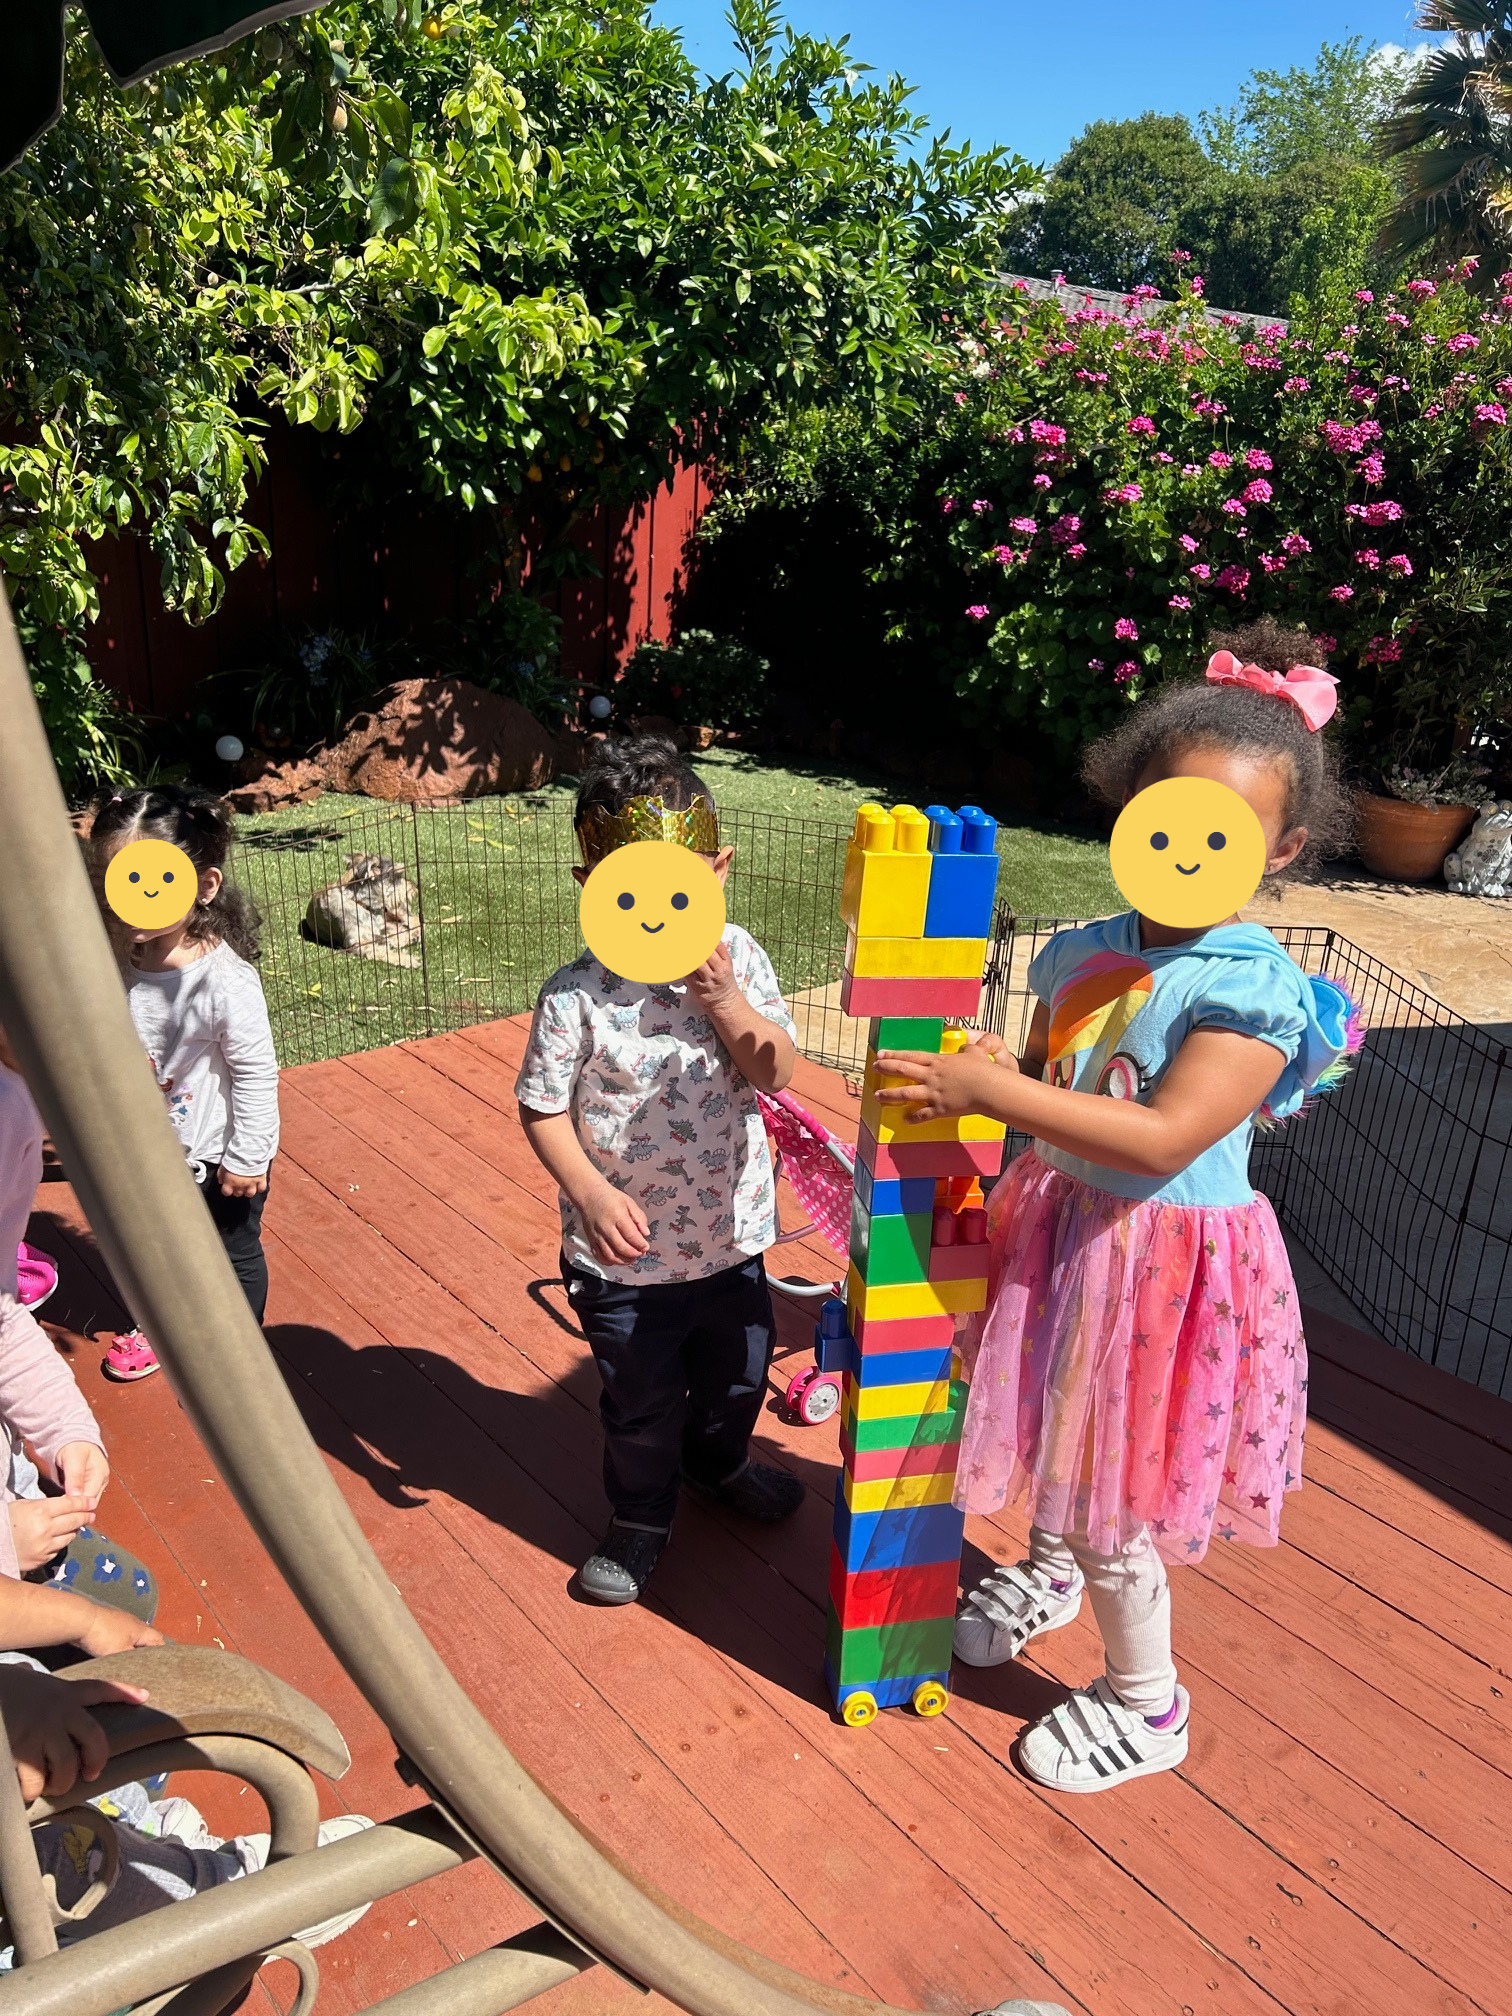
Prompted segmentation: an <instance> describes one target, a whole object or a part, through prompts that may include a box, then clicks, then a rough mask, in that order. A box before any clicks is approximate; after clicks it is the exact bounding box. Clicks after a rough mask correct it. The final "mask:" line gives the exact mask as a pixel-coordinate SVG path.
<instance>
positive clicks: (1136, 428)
mask: <svg viewBox="0 0 1512 2016" xmlns="http://www.w3.org/2000/svg"><path fill="white" fill-rule="evenodd" d="M1152 291H1153V290H1152ZM1129 432H1130V433H1131V434H1153V433H1154V432H1155V422H1154V421H1153V420H1152V419H1151V418H1150V416H1149V414H1148V413H1136V414H1135V415H1134V418H1133V419H1132V420H1131V421H1130V422H1129Z"/></svg>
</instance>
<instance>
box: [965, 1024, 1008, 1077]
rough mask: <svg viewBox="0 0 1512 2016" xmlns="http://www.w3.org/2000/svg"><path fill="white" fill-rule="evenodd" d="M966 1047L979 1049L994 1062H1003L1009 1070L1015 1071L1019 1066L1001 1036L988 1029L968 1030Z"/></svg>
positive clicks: (969, 1049) (970, 1049)
mask: <svg viewBox="0 0 1512 2016" xmlns="http://www.w3.org/2000/svg"><path fill="white" fill-rule="evenodd" d="M966 1048H967V1050H968V1052H969V1051H972V1050H980V1051H981V1052H982V1054H983V1055H984V1056H986V1057H990V1058H991V1059H992V1061H993V1063H994V1064H1005V1065H1006V1066H1007V1067H1008V1069H1009V1070H1010V1071H1017V1069H1018V1068H1019V1060H1018V1059H1017V1057H1015V1056H1014V1054H1013V1051H1012V1050H1011V1049H1010V1048H1009V1046H1008V1045H1007V1044H1006V1043H1005V1042H1004V1041H1003V1039H1002V1037H1001V1036H994V1034H993V1033H992V1031H991V1030H990V1029H971V1030H968V1032H967V1035H966Z"/></svg>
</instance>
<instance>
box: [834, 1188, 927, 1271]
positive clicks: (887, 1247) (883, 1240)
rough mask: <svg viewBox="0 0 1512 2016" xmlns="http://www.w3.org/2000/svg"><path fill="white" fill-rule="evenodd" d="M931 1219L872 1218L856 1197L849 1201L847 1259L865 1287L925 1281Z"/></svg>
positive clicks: (924, 1216)
mask: <svg viewBox="0 0 1512 2016" xmlns="http://www.w3.org/2000/svg"><path fill="white" fill-rule="evenodd" d="M933 1225H934V1217H933V1214H932V1213H931V1212H928V1211H921V1212H919V1213H917V1215H915V1216H896V1215H892V1214H889V1215H888V1216H886V1217H882V1218H874V1217H873V1216H872V1214H871V1213H870V1211H868V1210H867V1208H866V1206H865V1205H864V1204H863V1203H862V1202H861V1200H860V1198H859V1197H853V1198H852V1199H851V1240H850V1257H851V1259H852V1261H854V1263H855V1267H856V1271H857V1273H858V1274H859V1275H860V1276H861V1279H862V1280H863V1281H864V1282H865V1283H866V1285H867V1287H868V1288H880V1287H890V1286H892V1285H893V1284H895V1283H897V1282H900V1281H927V1280H928V1279H929V1244H930V1233H931V1231H932V1229H933Z"/></svg>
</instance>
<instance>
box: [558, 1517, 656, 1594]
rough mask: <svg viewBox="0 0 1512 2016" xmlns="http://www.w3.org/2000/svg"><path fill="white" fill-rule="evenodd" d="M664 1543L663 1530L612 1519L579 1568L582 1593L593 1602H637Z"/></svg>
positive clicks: (643, 1591) (649, 1578)
mask: <svg viewBox="0 0 1512 2016" xmlns="http://www.w3.org/2000/svg"><path fill="white" fill-rule="evenodd" d="M666 1544H667V1536H666V1534H665V1533H648V1532H647V1530H646V1529H645V1527H644V1526H621V1525H620V1523H619V1521H618V1520H615V1521H614V1522H613V1524H611V1526H610V1528H609V1531H608V1532H607V1533H606V1534H605V1535H604V1537H603V1539H602V1540H601V1541H600V1542H599V1544H598V1546H597V1547H596V1548H595V1549H594V1550H593V1552H592V1553H591V1554H590V1555H589V1557H588V1559H587V1560H586V1561H585V1562H584V1563H583V1565H582V1567H581V1568H580V1569H579V1570H578V1583H579V1586H580V1587H581V1589H582V1591H583V1594H584V1595H585V1596H591V1597H592V1598H593V1600H594V1602H595V1603H638V1602H639V1601H640V1599H641V1597H642V1595H643V1594H644V1593H645V1588H646V1584H647V1583H648V1582H649V1581H650V1580H651V1571H652V1570H653V1569H654V1568H655V1566H656V1564H657V1562H658V1561H659V1560H660V1559H661V1551H662V1549H663V1547H665V1546H666Z"/></svg>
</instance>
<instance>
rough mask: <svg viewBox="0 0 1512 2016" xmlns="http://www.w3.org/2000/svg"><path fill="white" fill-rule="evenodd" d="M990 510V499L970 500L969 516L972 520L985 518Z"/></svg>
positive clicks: (978, 498) (976, 498)
mask: <svg viewBox="0 0 1512 2016" xmlns="http://www.w3.org/2000/svg"><path fill="white" fill-rule="evenodd" d="M991 509H992V501H991V499H990V498H987V497H974V498H973V499H972V500H971V514H972V516H973V517H974V518H985V517H986V516H987V514H988V512H989V511H991Z"/></svg>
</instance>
